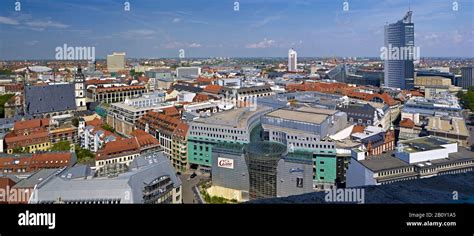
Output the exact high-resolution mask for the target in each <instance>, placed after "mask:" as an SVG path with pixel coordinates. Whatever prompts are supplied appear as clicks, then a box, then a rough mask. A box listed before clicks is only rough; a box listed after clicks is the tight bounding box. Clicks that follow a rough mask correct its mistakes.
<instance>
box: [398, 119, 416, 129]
mask: <svg viewBox="0 0 474 236" xmlns="http://www.w3.org/2000/svg"><path fill="white" fill-rule="evenodd" d="M400 127H404V128H413V127H415V122H413V121H412V120H411V119H409V118H404V119H403V120H401V121H400Z"/></svg>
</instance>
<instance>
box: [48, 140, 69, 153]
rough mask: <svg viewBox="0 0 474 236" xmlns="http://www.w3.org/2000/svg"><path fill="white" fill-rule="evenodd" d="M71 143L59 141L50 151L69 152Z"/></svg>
mask: <svg viewBox="0 0 474 236" xmlns="http://www.w3.org/2000/svg"><path fill="white" fill-rule="evenodd" d="M70 145H71V143H70V142H69V141H59V142H57V143H55V144H53V147H52V148H51V151H69V150H70V149H71V146H70Z"/></svg>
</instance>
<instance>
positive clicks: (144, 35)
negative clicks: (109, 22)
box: [121, 29, 155, 39]
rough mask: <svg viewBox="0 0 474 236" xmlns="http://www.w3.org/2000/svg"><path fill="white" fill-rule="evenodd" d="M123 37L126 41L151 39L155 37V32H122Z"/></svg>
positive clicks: (139, 30) (142, 30)
mask: <svg viewBox="0 0 474 236" xmlns="http://www.w3.org/2000/svg"><path fill="white" fill-rule="evenodd" d="M121 35H122V38H125V39H151V38H153V36H154V35H155V31H154V30H149V29H137V30H128V31H125V32H122V34H121Z"/></svg>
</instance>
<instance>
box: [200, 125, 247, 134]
mask: <svg viewBox="0 0 474 236" xmlns="http://www.w3.org/2000/svg"><path fill="white" fill-rule="evenodd" d="M191 129H193V130H202V131H209V132H221V133H228V134H244V131H243V130H235V129H221V128H211V127H204V126H194V125H192V126H191Z"/></svg>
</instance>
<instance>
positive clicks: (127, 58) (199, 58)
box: [0, 56, 474, 62]
mask: <svg viewBox="0 0 474 236" xmlns="http://www.w3.org/2000/svg"><path fill="white" fill-rule="evenodd" d="M217 58H227V59H281V60H288V57H280V56H275V57H272V56H260V57H259V56H247V57H232V56H208V57H187V58H179V57H150V58H147V57H127V56H126V57H125V60H172V59H173V60H178V61H187V60H201V59H217ZM332 58H335V59H348V58H352V59H353V58H356V59H357V60H359V59H370V60H373V59H378V60H377V61H381V62H383V60H382V59H380V57H374V56H371V57H367V56H326V57H324V56H322V57H321V56H298V61H300V60H303V59H304V60H308V59H332ZM420 59H421V60H423V59H460V60H474V56H473V57H456V56H431V57H421V58H420ZM106 60H107V58H96V59H95V61H106ZM0 61H2V62H11V61H57V62H60V61H64V62H73V61H77V62H87V61H88V60H56V59H54V58H53V59H44V58H38V59H10V60H6V59H1V58H0Z"/></svg>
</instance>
